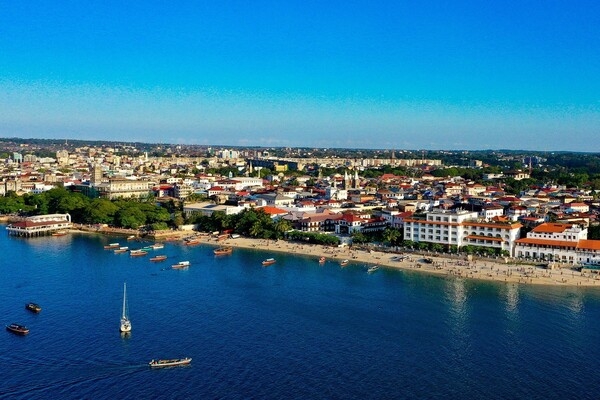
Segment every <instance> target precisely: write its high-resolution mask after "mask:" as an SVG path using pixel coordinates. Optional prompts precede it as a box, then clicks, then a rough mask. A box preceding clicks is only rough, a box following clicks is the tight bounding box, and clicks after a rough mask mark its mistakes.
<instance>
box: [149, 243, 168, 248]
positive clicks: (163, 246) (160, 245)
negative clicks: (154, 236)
mask: <svg viewBox="0 0 600 400" xmlns="http://www.w3.org/2000/svg"><path fill="white" fill-rule="evenodd" d="M150 247H152V250H160V249H164V248H165V245H164V244H162V243H154V244H153V245H152V246H150Z"/></svg>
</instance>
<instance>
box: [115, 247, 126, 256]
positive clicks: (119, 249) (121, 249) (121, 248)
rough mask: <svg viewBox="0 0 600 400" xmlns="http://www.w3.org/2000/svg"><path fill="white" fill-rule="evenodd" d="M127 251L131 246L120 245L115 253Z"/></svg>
mask: <svg viewBox="0 0 600 400" xmlns="http://www.w3.org/2000/svg"><path fill="white" fill-rule="evenodd" d="M127 251H129V247H127V246H123V247H119V248H118V249H116V250H115V254H122V253H127Z"/></svg>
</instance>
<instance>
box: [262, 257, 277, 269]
mask: <svg viewBox="0 0 600 400" xmlns="http://www.w3.org/2000/svg"><path fill="white" fill-rule="evenodd" d="M276 262H277V261H276V260H275V259H274V258H267V259H266V260H264V261H263V262H262V265H263V266H265V267H266V266H267V265H271V264H275V263H276Z"/></svg>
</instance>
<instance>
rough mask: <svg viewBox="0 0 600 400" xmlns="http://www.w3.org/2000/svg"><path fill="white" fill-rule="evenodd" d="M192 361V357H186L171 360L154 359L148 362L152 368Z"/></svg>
mask: <svg viewBox="0 0 600 400" xmlns="http://www.w3.org/2000/svg"><path fill="white" fill-rule="evenodd" d="M191 362H192V359H191V358H190V357H186V358H174V359H171V360H152V361H150V362H149V363H148V365H150V367H152V368H159V367H175V366H177V365H187V364H189V363H191Z"/></svg>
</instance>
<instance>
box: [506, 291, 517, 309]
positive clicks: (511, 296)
mask: <svg viewBox="0 0 600 400" xmlns="http://www.w3.org/2000/svg"><path fill="white" fill-rule="evenodd" d="M505 304H506V311H507V312H509V313H516V312H517V311H518V306H519V286H518V285H508V286H506V303H505Z"/></svg>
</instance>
